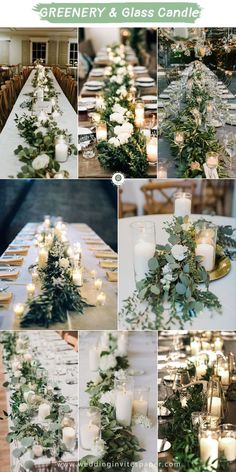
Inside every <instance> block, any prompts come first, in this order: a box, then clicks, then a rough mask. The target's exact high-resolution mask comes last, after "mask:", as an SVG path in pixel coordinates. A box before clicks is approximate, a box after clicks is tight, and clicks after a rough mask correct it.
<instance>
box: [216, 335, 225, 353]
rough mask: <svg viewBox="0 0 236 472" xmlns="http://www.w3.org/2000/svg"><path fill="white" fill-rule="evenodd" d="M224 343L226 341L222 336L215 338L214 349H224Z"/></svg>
mask: <svg viewBox="0 0 236 472" xmlns="http://www.w3.org/2000/svg"><path fill="white" fill-rule="evenodd" d="M223 345H224V341H223V339H222V338H220V337H216V338H215V339H214V350H215V351H222V348H223Z"/></svg>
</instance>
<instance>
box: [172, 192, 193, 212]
mask: <svg viewBox="0 0 236 472" xmlns="http://www.w3.org/2000/svg"><path fill="white" fill-rule="evenodd" d="M191 204H192V196H191V193H186V192H177V193H176V194H175V216H176V217H182V218H184V217H185V216H190V215H191Z"/></svg>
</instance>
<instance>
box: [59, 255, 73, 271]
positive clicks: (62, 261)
mask: <svg viewBox="0 0 236 472" xmlns="http://www.w3.org/2000/svg"><path fill="white" fill-rule="evenodd" d="M69 265H70V262H69V259H66V258H65V257H62V258H61V259H60V260H59V266H60V267H61V268H62V269H68V267H69Z"/></svg>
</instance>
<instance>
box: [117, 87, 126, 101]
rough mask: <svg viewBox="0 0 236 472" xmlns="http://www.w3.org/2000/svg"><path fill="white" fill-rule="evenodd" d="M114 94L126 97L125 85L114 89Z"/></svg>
mask: <svg viewBox="0 0 236 472" xmlns="http://www.w3.org/2000/svg"><path fill="white" fill-rule="evenodd" d="M116 95H119V97H120V98H125V97H127V95H128V91H127V90H126V87H125V86H124V85H122V87H120V88H118V89H117V91H116Z"/></svg>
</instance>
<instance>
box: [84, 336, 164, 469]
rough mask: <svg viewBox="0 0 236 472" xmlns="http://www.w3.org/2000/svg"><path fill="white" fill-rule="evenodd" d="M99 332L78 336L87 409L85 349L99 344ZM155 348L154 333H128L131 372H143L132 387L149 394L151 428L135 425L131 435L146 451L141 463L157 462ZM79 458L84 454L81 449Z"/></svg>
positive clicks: (136, 377)
mask: <svg viewBox="0 0 236 472" xmlns="http://www.w3.org/2000/svg"><path fill="white" fill-rule="evenodd" d="M99 336H100V335H99V333H95V332H94V333H85V332H84V333H80V347H79V359H80V362H79V376H80V407H88V405H89V395H88V393H86V391H85V390H86V385H87V382H89V381H90V380H91V379H92V377H93V375H92V372H90V370H89V364H88V349H89V347H90V346H94V345H96V343H97V342H98V341H99ZM156 347H157V340H156V334H155V333H137V332H136V333H132V332H130V333H129V343H128V354H127V356H128V359H129V364H130V369H134V370H137V371H140V372H141V371H143V375H137V376H135V377H134V380H135V385H136V383H137V386H138V387H147V386H149V387H150V393H149V406H150V408H149V418H150V419H151V422H152V427H151V428H150V429H145V428H144V427H142V426H138V425H137V426H134V427H133V433H134V435H135V436H136V437H137V438H138V439H139V441H140V445H141V447H143V448H144V449H145V452H143V453H142V456H143V458H142V460H141V461H140V462H141V463H145V462H146V463H149V462H156V454H157V447H156V439H157V427H156V415H157V408H156V399H157V389H156V384H157V375H156ZM79 455H80V459H82V458H83V457H84V456H85V455H86V453H85V451H84V450H83V449H82V448H80V452H79Z"/></svg>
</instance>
